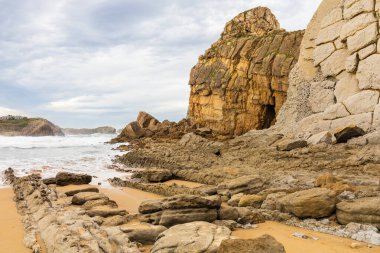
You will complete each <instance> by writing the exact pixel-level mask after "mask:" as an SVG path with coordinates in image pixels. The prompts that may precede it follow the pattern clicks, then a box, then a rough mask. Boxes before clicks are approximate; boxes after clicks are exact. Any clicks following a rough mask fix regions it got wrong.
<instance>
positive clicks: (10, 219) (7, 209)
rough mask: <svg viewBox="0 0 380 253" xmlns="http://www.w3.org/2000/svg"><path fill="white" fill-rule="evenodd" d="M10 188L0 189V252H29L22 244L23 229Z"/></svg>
mask: <svg viewBox="0 0 380 253" xmlns="http://www.w3.org/2000/svg"><path fill="white" fill-rule="evenodd" d="M12 198H13V191H12V189H11V188H1V189H0V213H1V216H0V224H1V229H0V252H1V253H7V252H12V253H30V252H31V250H29V249H27V248H26V247H25V246H24V245H23V237H24V229H23V225H22V222H21V216H20V215H19V214H18V213H17V210H16V205H15V202H14V201H13V199H12Z"/></svg>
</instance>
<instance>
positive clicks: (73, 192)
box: [65, 187, 99, 197]
mask: <svg viewBox="0 0 380 253" xmlns="http://www.w3.org/2000/svg"><path fill="white" fill-rule="evenodd" d="M80 192H99V189H98V188H96V187H89V188H84V189H77V190H72V191H67V192H65V194H66V196H68V197H71V196H74V195H75V194H77V193H80Z"/></svg>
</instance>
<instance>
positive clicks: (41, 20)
mask: <svg viewBox="0 0 380 253" xmlns="http://www.w3.org/2000/svg"><path fill="white" fill-rule="evenodd" d="M319 2H320V0H308V1H304V0H282V1H278V0H254V1H246V0H193V1H188V0H175V1H173V0H160V1H151V0H113V1H107V0H82V1H80V4H79V3H78V2H77V1H74V0H55V1H45V0H13V1H5V0H0V3H1V5H2V8H1V10H0V58H1V59H2V61H1V63H0V92H5V93H4V94H5V95H4V94H0V98H1V99H2V101H4V100H3V99H4V97H11V96H12V97H16V98H15V99H13V100H9V101H8V100H7V101H5V102H6V104H4V103H0V105H2V106H5V107H11V108H16V109H21V110H25V108H27V110H28V111H30V113H32V114H33V115H39V116H43V117H47V118H49V119H50V120H52V121H53V122H55V123H57V124H61V125H65V126H88V127H90V126H96V125H105V124H114V125H117V126H122V125H123V124H125V123H127V122H128V121H130V120H132V119H134V118H135V116H136V114H137V112H138V111H139V110H146V111H149V112H152V113H154V114H155V115H156V116H157V117H159V118H160V117H161V119H164V118H169V119H171V120H178V119H180V118H182V117H185V116H186V110H187V103H188V94H189V87H188V85H187V82H188V79H189V73H190V69H191V67H192V66H193V65H194V64H196V62H197V59H198V56H199V55H200V54H202V53H203V52H204V51H205V50H206V49H207V48H208V47H209V46H210V45H211V44H212V43H213V42H215V41H216V40H217V39H218V37H219V35H220V33H221V32H222V30H223V27H224V24H225V23H226V22H227V21H229V20H230V19H231V18H233V17H234V16H235V15H237V14H238V13H240V12H242V11H244V10H247V9H250V8H253V7H256V6H259V5H262V6H268V7H270V8H271V9H272V10H273V12H274V13H275V15H276V16H277V17H278V19H279V21H280V23H281V25H282V27H284V28H286V29H288V30H298V29H302V28H305V27H306V24H307V23H308V21H309V20H310V18H311V16H312V14H313V12H314V11H315V10H316V8H317V6H318V4H319ZM295 6H296V7H297V8H295ZM2 85H4V87H1V86H2ZM5 86H6V88H5ZM17 94H20V96H23V97H17ZM78 119H80V122H78Z"/></svg>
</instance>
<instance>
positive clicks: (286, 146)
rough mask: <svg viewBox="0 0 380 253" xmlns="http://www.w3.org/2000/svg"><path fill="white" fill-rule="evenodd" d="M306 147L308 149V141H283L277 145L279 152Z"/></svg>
mask: <svg viewBox="0 0 380 253" xmlns="http://www.w3.org/2000/svg"><path fill="white" fill-rule="evenodd" d="M305 147H307V141H305V140H293V139H283V140H281V141H279V142H278V143H277V150H278V151H291V150H293V149H298V148H305Z"/></svg>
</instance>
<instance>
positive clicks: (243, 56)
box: [188, 7, 303, 135]
mask: <svg viewBox="0 0 380 253" xmlns="http://www.w3.org/2000/svg"><path fill="white" fill-rule="evenodd" d="M302 37H303V31H297V32H286V31H284V30H281V29H280V24H279V23H278V21H277V19H276V17H275V16H274V15H273V14H272V13H271V11H270V10H269V9H268V8H263V7H259V8H255V9H252V10H249V11H246V12H244V13H241V14H239V15H238V16H236V17H235V18H234V19H233V20H231V21H230V22H228V23H227V25H226V27H225V29H224V32H223V33H222V35H221V38H220V39H219V40H218V41H217V42H216V43H214V44H213V45H212V46H211V48H210V49H208V50H207V51H206V52H205V54H204V55H202V56H200V58H199V62H198V64H197V65H196V66H195V67H194V68H193V69H192V71H191V75H190V82H189V83H190V86H191V94H190V101H189V110H188V117H189V119H190V120H191V123H193V124H198V125H200V126H203V127H208V128H210V129H212V130H213V131H214V132H216V133H218V134H222V135H240V134H243V133H245V132H247V131H249V130H251V129H263V128H268V127H270V126H271V125H272V124H273V123H274V122H275V118H276V115H277V113H278V112H279V110H280V108H281V106H282V105H283V103H284V102H285V100H286V97H287V89H288V74H289V72H290V70H291V69H292V67H293V66H294V64H295V63H296V62H297V59H298V55H299V46H300V43H301V40H302Z"/></svg>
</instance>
